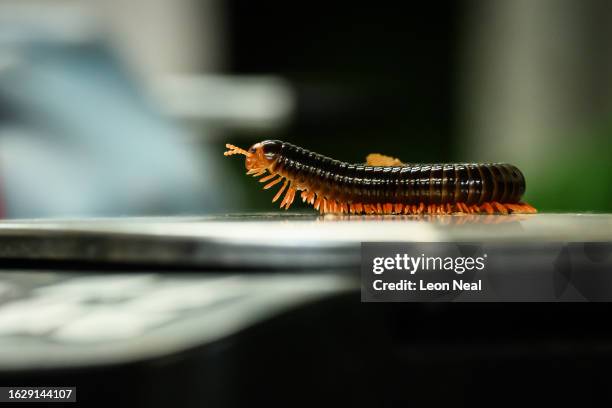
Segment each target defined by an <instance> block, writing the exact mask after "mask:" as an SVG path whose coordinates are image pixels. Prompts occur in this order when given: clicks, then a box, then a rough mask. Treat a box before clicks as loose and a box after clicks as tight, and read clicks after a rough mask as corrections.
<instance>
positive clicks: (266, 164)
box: [223, 140, 282, 170]
mask: <svg viewBox="0 0 612 408" xmlns="http://www.w3.org/2000/svg"><path fill="white" fill-rule="evenodd" d="M281 145H282V142H280V141H278V140H264V141H263V142H259V143H255V144H254V145H253V146H251V147H250V148H249V150H248V151H246V150H244V149H241V148H239V147H236V146H234V145H231V144H229V143H228V144H226V145H225V147H227V148H228V149H229V150H227V151H226V152H225V153H223V154H224V155H225V156H233V155H235V154H242V155H244V156H246V160H245V166H246V168H247V170H253V169H257V170H261V169H269V168H270V167H271V166H272V165H273V164H274V162H276V159H277V158H278V153H279V152H280V149H281Z"/></svg>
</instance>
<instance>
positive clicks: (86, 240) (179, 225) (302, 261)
mask: <svg viewBox="0 0 612 408" xmlns="http://www.w3.org/2000/svg"><path fill="white" fill-rule="evenodd" d="M0 238H1V241H0V242H1V243H0V258H4V259H20V260H30V261H32V260H34V261H35V260H59V261H83V260H85V261H93V262H107V263H146V264H161V265H173V266H198V267H207V268H208V267H211V268H215V267H222V268H244V269H258V268H263V269H266V268H283V269H287V268H290V269H320V268H340V269H343V268H348V269H350V268H354V267H355V266H357V265H358V264H359V245H360V243H361V242H363V241H411V242H455V241H486V242H500V243H504V242H509V243H516V242H519V243H523V242H529V243H532V244H537V243H538V242H546V241H610V240H612V215H610V214H536V215H506V216H503V215H446V216H429V215H426V216H336V215H326V216H324V217H319V216H317V215H315V214H312V213H298V212H287V213H284V212H274V213H263V214H227V215H217V216H205V217H158V218H110V219H86V220H85V219H83V220H76V219H72V220H23V221H4V222H2V223H0Z"/></svg>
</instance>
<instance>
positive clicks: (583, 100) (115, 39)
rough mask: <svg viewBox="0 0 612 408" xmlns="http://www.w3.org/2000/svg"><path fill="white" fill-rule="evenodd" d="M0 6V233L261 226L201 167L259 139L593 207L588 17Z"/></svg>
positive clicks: (595, 103)
mask: <svg viewBox="0 0 612 408" xmlns="http://www.w3.org/2000/svg"><path fill="white" fill-rule="evenodd" d="M0 10H1V11H2V12H1V15H2V17H1V18H0V112H1V113H2V114H1V115H0V148H1V150H0V166H1V167H0V169H1V172H0V176H1V177H2V192H3V193H2V195H3V197H4V200H3V201H4V207H5V213H6V214H5V216H6V217H9V218H10V217H37V216H71V215H78V216H90V215H91V216H96V215H153V214H164V215H168V214H201V213H209V212H228V211H246V210H272V209H273V207H272V205H271V204H270V199H271V196H272V195H271V194H270V193H269V192H260V191H259V185H257V183H255V182H253V180H251V179H249V178H247V177H244V176H243V175H242V172H243V165H242V163H240V162H239V161H238V160H223V157H222V155H221V153H222V151H223V146H224V144H225V143H226V142H231V143H234V144H237V145H240V146H243V147H248V146H249V145H250V144H252V143H254V142H256V141H259V140H262V139H276V138H277V139H282V140H285V141H290V142H292V143H295V144H298V145H301V146H303V147H305V148H308V149H311V150H315V151H317V152H319V153H322V154H325V155H328V156H332V157H334V158H338V159H341V160H346V161H351V162H361V161H363V160H364V157H365V156H366V154H368V153H370V152H380V153H384V154H388V155H392V156H396V157H399V158H401V159H402V160H404V161H407V162H446V161H505V162H511V163H514V164H516V165H517V166H519V167H520V168H521V169H523V171H524V173H525V174H526V177H527V184H528V189H527V196H526V200H527V201H529V202H531V203H532V204H533V205H534V206H536V207H537V208H539V209H540V210H541V211H545V212H546V211H579V212H591V211H592V212H606V211H610V210H612V187H610V186H611V185H612V164H611V161H610V160H609V155H610V152H611V151H612V149H611V147H612V146H611V145H612V143H611V140H612V138H611V137H610V134H611V133H610V132H612V118H611V115H610V113H611V112H612V91H611V89H612V87H611V86H610V85H611V78H610V75H609V72H610V70H609V68H610V66H612V49H611V48H612V41H611V40H610V38H612V36H611V34H612V33H611V32H610V31H611V30H612V29H610V26H611V25H610V22H612V13H611V12H610V11H611V10H610V7H609V5H608V3H607V2H605V1H599V0H589V1H585V2H574V1H569V0H544V1H541V2H532V1H527V0H519V1H513V2H502V1H497V2H489V1H482V0H469V1H459V2H452V3H439V2H433V3H432V2H426V3H415V4H411V5H410V6H409V7H405V6H404V7H402V6H399V5H392V4H387V5H377V6H373V5H371V4H369V3H366V2H354V3H350V4H349V3H344V2H332V3H330V2H323V1H313V2H308V3H307V4H306V3H304V4H291V3H287V2H282V1H261V2H243V1H236V0H228V1H222V0H205V1H196V0H179V1H175V2H171V1H156V2H147V1H145V0H136V1H134V2H130V3H129V4H125V3H124V2H120V1H118V0H112V1H109V2H81V1H75V0H62V1H40V0H37V1H34V0H27V1H22V2H10V1H0ZM298 207H299V205H298Z"/></svg>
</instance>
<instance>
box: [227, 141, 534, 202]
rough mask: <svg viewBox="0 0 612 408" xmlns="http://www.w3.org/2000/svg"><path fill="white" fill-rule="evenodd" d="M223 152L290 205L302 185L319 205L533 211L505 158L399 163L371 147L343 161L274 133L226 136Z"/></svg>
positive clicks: (304, 197)
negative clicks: (233, 141) (243, 145)
mask: <svg viewBox="0 0 612 408" xmlns="http://www.w3.org/2000/svg"><path fill="white" fill-rule="evenodd" d="M226 147H227V148H228V150H227V151H226V152H225V153H224V154H225V155H226V156H231V155H235V154H240V155H244V156H246V160H245V165H246V168H247V174H249V175H252V176H254V177H262V176H264V177H262V178H261V179H260V180H259V181H260V182H261V183H266V184H265V185H264V186H263V188H264V189H266V190H267V189H269V188H271V187H273V186H280V188H279V190H278V191H277V193H276V195H275V196H274V198H273V199H272V202H276V201H277V200H279V199H280V197H281V196H283V193H284V196H283V198H282V200H281V203H280V207H281V208H283V207H284V208H285V209H288V208H289V207H290V206H291V204H292V203H293V201H294V199H295V195H296V193H297V192H298V191H300V192H301V193H300V196H301V198H302V200H303V201H304V202H307V203H309V204H311V205H313V206H314V208H315V209H316V210H318V211H319V212H321V213H350V214H451V213H470V214H474V213H487V214H493V213H502V214H508V213H535V212H536V210H535V209H534V208H533V207H531V206H530V205H528V204H525V203H522V202H521V198H522V196H523V194H524V193H525V178H524V176H523V174H522V173H521V171H520V170H519V169H518V168H517V167H515V166H513V165H511V164H504V163H455V164H404V163H402V162H401V161H400V160H399V159H395V158H393V157H388V156H384V155H381V154H377V153H375V154H370V155H369V156H368V157H367V159H366V160H367V162H366V163H365V164H349V163H345V162H341V161H338V160H334V159H331V158H329V157H326V156H323V155H321V154H318V153H314V152H311V151H308V150H306V149H303V148H301V147H298V146H295V145H292V144H290V143H286V142H282V141H280V140H266V141H263V142H259V143H256V144H254V145H253V146H252V147H251V148H250V149H249V150H248V151H247V150H243V149H240V148H239V147H236V146H233V145H230V144H227V145H226Z"/></svg>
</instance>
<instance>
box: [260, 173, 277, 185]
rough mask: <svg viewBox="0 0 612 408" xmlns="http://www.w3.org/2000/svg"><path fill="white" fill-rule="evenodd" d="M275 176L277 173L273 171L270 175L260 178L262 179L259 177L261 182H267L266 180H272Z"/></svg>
mask: <svg viewBox="0 0 612 408" xmlns="http://www.w3.org/2000/svg"><path fill="white" fill-rule="evenodd" d="M274 177H276V173H272V174H270V175H269V176H266V177H263V178H260V179H259V182H260V183H265V182H266V181H268V180H270V179H272V178H274Z"/></svg>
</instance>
